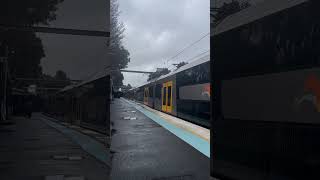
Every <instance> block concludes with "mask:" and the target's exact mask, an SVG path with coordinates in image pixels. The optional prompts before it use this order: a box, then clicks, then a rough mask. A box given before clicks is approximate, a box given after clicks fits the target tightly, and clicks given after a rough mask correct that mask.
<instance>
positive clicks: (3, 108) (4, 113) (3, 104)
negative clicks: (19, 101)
mask: <svg viewBox="0 0 320 180" xmlns="http://www.w3.org/2000/svg"><path fill="white" fill-rule="evenodd" d="M7 59H8V46H5V56H4V58H3V62H2V63H3V66H2V70H3V94H2V95H3V99H2V102H1V109H0V110H1V122H4V121H5V120H6V119H7V77H8V75H7V73H8V70H7V68H8V65H7V64H8V60H7Z"/></svg>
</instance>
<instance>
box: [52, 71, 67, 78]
mask: <svg viewBox="0 0 320 180" xmlns="http://www.w3.org/2000/svg"><path fill="white" fill-rule="evenodd" d="M54 78H55V79H56V80H69V78H68V76H67V74H66V73H65V72H64V71H62V70H58V71H57V72H56V75H55V76H54Z"/></svg>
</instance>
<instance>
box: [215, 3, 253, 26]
mask: <svg viewBox="0 0 320 180" xmlns="http://www.w3.org/2000/svg"><path fill="white" fill-rule="evenodd" d="M249 6H250V3H249V0H246V1H242V2H239V0H232V1H231V2H229V3H226V2H224V3H223V5H222V6H221V7H219V10H217V12H216V13H214V14H212V16H213V18H214V22H215V23H217V22H220V21H222V20H223V19H224V18H226V17H228V16H229V15H231V14H234V13H236V12H239V11H241V10H242V9H245V8H247V7H249Z"/></svg>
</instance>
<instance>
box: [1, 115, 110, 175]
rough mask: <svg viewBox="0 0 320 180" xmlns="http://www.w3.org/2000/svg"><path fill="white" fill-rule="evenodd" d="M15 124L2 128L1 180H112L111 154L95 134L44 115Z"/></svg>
mask: <svg viewBox="0 0 320 180" xmlns="http://www.w3.org/2000/svg"><path fill="white" fill-rule="evenodd" d="M12 122H13V124H11V125H5V126H0V179H10V180H15V179H17V180H18V179H19V180H21V179H24V180H29V179H30V180H31V179H32V180H85V179H86V180H100V179H101V180H102V179H103V180H106V179H109V176H110V169H111V167H110V164H109V165H108V161H110V159H108V152H109V151H108V150H107V149H106V148H105V147H104V145H103V143H101V142H99V141H97V140H96V139H95V138H93V136H94V133H92V137H90V136H88V135H85V133H83V132H80V131H78V130H76V128H71V127H70V128H69V127H67V126H64V125H62V124H59V123H57V122H55V121H54V120H53V119H52V118H49V117H47V116H44V115H42V114H40V113H38V114H33V116H32V118H31V119H28V118H24V117H13V119H12ZM87 133H89V132H87ZM96 137H97V138H98V137H99V136H98V135H96ZM99 153H100V154H99Z"/></svg>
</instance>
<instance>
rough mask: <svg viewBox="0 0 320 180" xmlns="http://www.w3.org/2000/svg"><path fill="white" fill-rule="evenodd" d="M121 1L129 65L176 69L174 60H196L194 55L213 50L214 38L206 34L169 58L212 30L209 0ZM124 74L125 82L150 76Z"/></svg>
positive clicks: (131, 66) (139, 81)
mask: <svg viewBox="0 0 320 180" xmlns="http://www.w3.org/2000/svg"><path fill="white" fill-rule="evenodd" d="M118 1H119V8H120V11H121V14H120V20H121V21H122V22H123V23H124V25H125V28H126V31H125V38H124V40H123V43H124V46H125V47H126V48H127V49H128V50H129V52H130V57H131V62H130V63H129V66H128V69H130V70H145V71H155V69H156V68H157V67H169V69H172V68H173V67H174V66H172V65H171V64H172V63H176V62H180V61H193V60H194V59H191V58H192V57H194V56H196V55H198V54H200V53H202V52H205V51H207V50H209V48H210V39H209V36H206V37H205V38H204V39H203V40H201V41H200V42H199V43H197V44H195V45H194V46H192V47H191V48H189V49H187V50H186V51H185V52H184V53H182V54H181V55H179V56H178V57H176V58H174V59H173V60H171V61H169V62H167V60H168V59H170V58H171V57H173V56H174V55H176V54H177V53H178V52H179V51H180V50H181V49H183V48H184V47H186V46H187V45H189V44H191V43H192V42H194V41H196V40H198V39H199V38H201V37H202V36H204V35H206V34H207V33H209V31H210V24H209V20H210V12H209V11H210V10H209V8H210V1H209V0H118ZM207 54H209V52H207ZM204 55H205V54H204ZM200 57H201V56H200ZM123 74H124V76H125V79H124V84H128V83H130V84H131V85H133V86H139V85H141V84H143V83H145V82H146V80H147V75H143V74H133V73H123Z"/></svg>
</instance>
